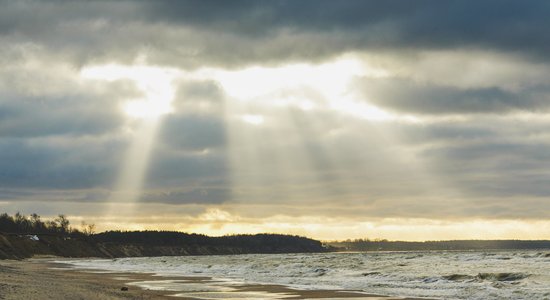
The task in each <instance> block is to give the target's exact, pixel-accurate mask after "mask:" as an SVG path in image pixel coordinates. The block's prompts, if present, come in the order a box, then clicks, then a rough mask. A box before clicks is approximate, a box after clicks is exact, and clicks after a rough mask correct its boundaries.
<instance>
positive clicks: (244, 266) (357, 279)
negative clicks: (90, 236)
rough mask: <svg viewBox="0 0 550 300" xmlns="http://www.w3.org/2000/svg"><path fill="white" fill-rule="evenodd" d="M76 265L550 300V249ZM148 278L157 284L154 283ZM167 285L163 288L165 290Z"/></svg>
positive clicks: (402, 292)
mask: <svg viewBox="0 0 550 300" xmlns="http://www.w3.org/2000/svg"><path fill="white" fill-rule="evenodd" d="M64 262H65V263H66V262H67V261H64ZM69 263H70V264H72V265H73V266H75V267H77V268H85V269H102V270H109V271H117V272H118V271H122V272H148V273H149V272H152V273H157V274H159V275H162V276H170V275H185V276H211V277H214V278H219V279H222V280H236V281H240V282H245V283H270V284H273V283H278V284H284V285H290V286H292V287H298V288H302V289H353V290H364V291H366V292H369V293H375V294H381V295H390V296H415V297H434V298H444V299H550V250H549V251H494V252H489V251H488V252H481V251H475V252H433V251H429V252H428V251H426V252H374V253H373V252H369V253H325V254H276V255H275V254H272V255H264V254H256V255H232V256H229V255H215V256H181V257H154V258H121V259H115V260H74V261H69ZM149 284H150V285H151V286H149V287H150V288H151V287H153V288H155V283H154V282H151V283H149ZM160 285H161V282H159V286H156V288H159V289H162V287H161V286H160Z"/></svg>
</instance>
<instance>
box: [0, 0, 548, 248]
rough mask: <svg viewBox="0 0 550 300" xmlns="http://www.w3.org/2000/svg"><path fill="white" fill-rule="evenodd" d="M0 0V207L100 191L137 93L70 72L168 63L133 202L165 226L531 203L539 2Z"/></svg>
mask: <svg viewBox="0 0 550 300" xmlns="http://www.w3.org/2000/svg"><path fill="white" fill-rule="evenodd" d="M0 5H1V7H2V8H1V10H0V65H1V68H0V205H2V209H3V210H8V211H10V212H11V211H13V212H14V211H17V210H20V211H22V212H24V213H31V212H34V211H35V210H38V211H37V212H38V213H39V214H44V215H49V214H50V215H53V214H56V213H58V212H65V213H67V214H69V215H74V216H81V217H82V218H84V219H90V218H91V219H94V218H96V219H98V218H100V216H101V214H102V211H103V209H102V207H103V206H102V205H105V203H107V202H110V201H119V200H114V199H113V196H112V195H111V194H112V192H113V189H114V185H115V183H116V182H117V178H118V177H119V176H120V169H121V166H122V165H123V161H124V160H125V158H126V157H125V155H127V153H128V152H127V149H128V148H129V147H131V145H132V141H133V140H134V139H135V138H136V137H137V136H139V135H140V132H139V130H138V128H139V126H137V125H136V124H137V123H139V120H136V119H133V118H132V117H129V116H128V115H127V114H125V113H124V111H123V110H122V109H121V107H122V106H123V105H124V103H127V102H128V101H131V100H132V99H136V98H139V97H142V96H143V93H144V92H143V90H140V87H139V86H138V85H137V84H136V82H135V81H133V80H132V79H130V78H128V79H125V78H118V79H116V80H91V79H89V78H86V77H85V76H83V75H82V74H83V70H85V69H86V68H89V67H91V66H101V65H107V64H117V65H124V66H130V67H131V66H134V65H142V66H143V65H145V66H151V67H155V68H165V69H169V70H171V71H173V72H176V73H177V74H178V75H177V76H176V77H177V78H176V79H174V80H173V82H172V86H173V89H174V99H173V101H172V103H171V110H172V111H171V113H169V114H166V115H163V116H162V120H161V121H160V125H159V127H158V130H157V132H156V134H155V137H154V142H153V146H152V149H151V153H150V155H149V159H148V163H147V168H146V174H145V177H144V178H145V180H144V184H143V186H142V188H141V190H140V193H139V197H138V198H137V202H138V207H142V208H144V209H146V210H147V214H148V215H149V214H153V215H154V214H158V215H170V216H172V217H173V218H174V219H178V220H179V221H178V222H181V223H182V224H183V225H181V226H182V228H180V229H186V227H185V226H186V225H185V224H199V223H200V222H205V223H208V222H211V223H212V224H213V225H212V226H211V227H210V229H212V230H215V229H217V228H221V227H223V226H224V224H229V223H231V222H235V223H239V222H240V223H242V224H249V226H252V227H253V226H256V225H258V224H261V223H262V222H263V221H262V220H267V219H269V218H279V220H284V222H286V223H294V224H301V223H307V222H308V221H307V218H310V219H312V220H323V218H328V219H330V220H338V219H342V220H343V219H345V220H346V221H347V222H368V221H369V220H375V219H380V218H387V219H392V218H393V219H400V218H401V219H427V220H443V221H445V220H467V219H475V220H518V219H519V220H533V221H536V220H544V219H547V218H548V214H547V213H546V212H547V211H548V210H549V209H550V203H549V202H548V201H547V199H548V197H549V196H550V185H549V184H548V183H549V182H550V173H549V172H548V169H549V167H550V154H549V153H550V152H549V151H548V147H549V146H550V145H549V140H550V139H549V137H550V136H549V133H548V132H549V130H550V111H549V109H550V83H549V82H548V80H547V78H549V76H550V63H549V61H550V59H549V58H550V56H549V53H550V40H549V38H550V34H549V33H548V29H547V28H550V19H548V17H547V14H546V12H547V11H548V9H549V8H550V7H548V6H549V4H548V2H546V1H530V2H529V3H520V2H518V1H478V2H475V3H474V2H464V1H383V2H375V1H117V2H109V1H81V2H68V1H67V2H66V1H1V2H0ZM350 61H351V63H350ZM296 74H298V75H296ZM293 76H294V77H293ZM120 201H121V202H124V201H125V200H124V199H120ZM139 205H141V206H139ZM137 215H138V216H140V217H141V216H142V214H141V213H139V212H138V213H137ZM143 218H144V219H140V221H141V222H145V223H146V222H151V220H147V219H146V218H145V217H143ZM328 219H327V220H328ZM159 222H160V221H159ZM224 222H225V223H224ZM319 223H322V221H319ZM258 226H259V225H258ZM282 230H284V229H282ZM334 237H340V236H334Z"/></svg>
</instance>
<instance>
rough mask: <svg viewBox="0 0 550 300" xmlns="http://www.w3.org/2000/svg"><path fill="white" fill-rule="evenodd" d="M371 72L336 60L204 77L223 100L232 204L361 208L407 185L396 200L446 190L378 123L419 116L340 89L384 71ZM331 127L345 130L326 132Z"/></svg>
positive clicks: (392, 197) (391, 196)
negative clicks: (211, 81) (216, 84)
mask: <svg viewBox="0 0 550 300" xmlns="http://www.w3.org/2000/svg"><path fill="white" fill-rule="evenodd" d="M371 71H372V70H370V69H369V68H368V67H365V64H362V63H361V62H360V61H355V60H353V59H344V60H342V61H338V60H336V61H335V62H332V63H327V64H321V65H316V66H312V65H295V66H282V67H279V68H263V67H252V68H248V69H245V70H241V71H224V72H226V73H224V72H222V71H218V72H217V73H213V74H210V75H211V76H213V77H214V78H216V79H217V80H219V82H220V85H221V86H222V87H223V88H224V91H225V92H226V93H227V94H228V96H229V100H228V101H227V103H226V113H227V128H226V129H227V137H228V142H229V145H228V149H229V150H228V151H229V160H230V171H231V178H232V185H233V186H232V188H233V197H232V201H233V203H239V204H243V205H245V204H246V203H251V201H253V203H263V204H272V203H277V204H279V205H289V204H292V203H293V202H295V203H298V204H300V205H304V204H306V205H307V204H308V203H309V204H311V205H313V204H315V205H324V206H327V207H330V206H331V205H332V206H334V207H337V206H339V205H340V206H358V205H359V206H362V207H367V208H368V207H374V206H378V205H380V203H379V202H377V201H382V202H384V201H385V200H386V199H387V201H390V202H392V203H393V201H394V200H395V197H396V196H395V195H398V194H399V193H403V191H407V189H408V191H410V192H411V193H410V195H406V196H405V197H404V198H406V200H403V201H405V203H406V202H407V201H409V202H410V201H421V199H420V197H422V196H426V195H428V196H430V197H433V196H434V195H435V194H438V193H441V191H442V190H444V188H439V189H436V187H447V186H446V185H444V184H440V181H439V180H438V179H437V178H436V177H435V176H433V175H432V174H431V170H430V169H429V167H428V166H426V165H425V162H424V161H422V160H420V159H418V158H417V157H416V156H415V154H414V153H412V152H410V149H408V148H406V147H404V144H403V143H402V142H401V141H400V138H399V136H398V134H397V133H395V132H393V129H392V127H391V126H390V125H388V124H387V123H388V122H389V123H392V122H398V123H399V122H406V123H413V124H415V123H418V122H419V120H417V119H415V118H414V117H410V116H402V115H396V114H393V113H390V112H387V111H384V110H382V109H380V108H378V107H375V106H372V105H370V104H369V103H368V102H366V101H365V100H363V99H361V98H360V95H358V94H355V91H353V89H351V88H350V82H351V81H352V80H353V79H354V77H355V76H373V77H377V76H386V75H387V74H383V72H381V71H380V72H378V71H376V72H371ZM369 72H371V73H369ZM251 83H253V84H251ZM297 112H298V113H297ZM236 117H238V118H240V120H242V122H237V121H235V120H236V119H235V118H236ZM327 117H328V118H327ZM331 126H334V127H333V128H331ZM340 127H343V128H346V129H345V130H348V131H350V132H342V133H339V132H335V133H334V134H333V133H332V132H331V130H332V129H334V130H335V131H338V130H340ZM351 140H353V141H351ZM350 141H351V142H350ZM341 142H344V143H349V145H345V144H341ZM346 147H349V149H346ZM396 189H398V190H399V192H395V191H394V190H396ZM450 190H452V189H450ZM432 191H433V193H432ZM446 192H447V191H446ZM431 193H432V194H431ZM401 196H403V195H401ZM394 205H395V203H394ZM382 206H384V205H382ZM367 218H368V217H367ZM223 222H227V223H228V224H230V223H232V222H234V221H231V220H226V221H223V220H222V221H220V223H223ZM302 225H304V224H302ZM257 226H260V227H261V226H262V225H261V224H258V225H257ZM350 234H358V233H354V232H353V233H350Z"/></svg>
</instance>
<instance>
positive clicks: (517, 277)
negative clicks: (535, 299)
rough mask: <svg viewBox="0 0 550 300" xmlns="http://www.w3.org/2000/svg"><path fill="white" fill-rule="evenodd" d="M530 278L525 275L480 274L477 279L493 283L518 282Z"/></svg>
mask: <svg viewBox="0 0 550 300" xmlns="http://www.w3.org/2000/svg"><path fill="white" fill-rule="evenodd" d="M529 276H530V274H525V273H479V274H477V276H476V278H478V279H480V280H491V281H517V280H522V279H525V278H527V277H529Z"/></svg>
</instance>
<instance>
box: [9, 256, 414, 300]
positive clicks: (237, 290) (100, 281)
mask: <svg viewBox="0 0 550 300" xmlns="http://www.w3.org/2000/svg"><path fill="white" fill-rule="evenodd" d="M52 260H53V259H45V258H41V259H28V260H22V261H15V260H4V261H0V299H189V300H198V299H243V298H244V299H246V298H248V299H344V298H345V299H370V300H373V299H386V300H389V299H403V298H390V297H383V296H377V295H368V294H364V293H361V292H355V291H334V290H297V289H292V288H289V287H285V286H281V285H238V286H235V285H231V286H230V287H229V286H226V285H224V282H223V281H216V280H213V279H212V278H210V277H171V278H170V277H158V276H153V274H136V273H90V272H82V271H77V270H72V269H68V268H66V266H65V265H62V264H56V263H53V262H52ZM150 281H163V282H167V281H168V282H170V281H172V282H177V283H180V284H183V285H185V284H187V285H193V286H199V287H200V286H201V285H208V286H218V287H219V288H220V291H219V292H201V291H200V288H199V291H189V290H187V291H185V292H182V291H181V290H180V291H176V290H172V291H170V290H153V289H148V288H147V287H144V286H143V284H140V285H141V287H139V286H137V285H136V283H143V282H150Z"/></svg>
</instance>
